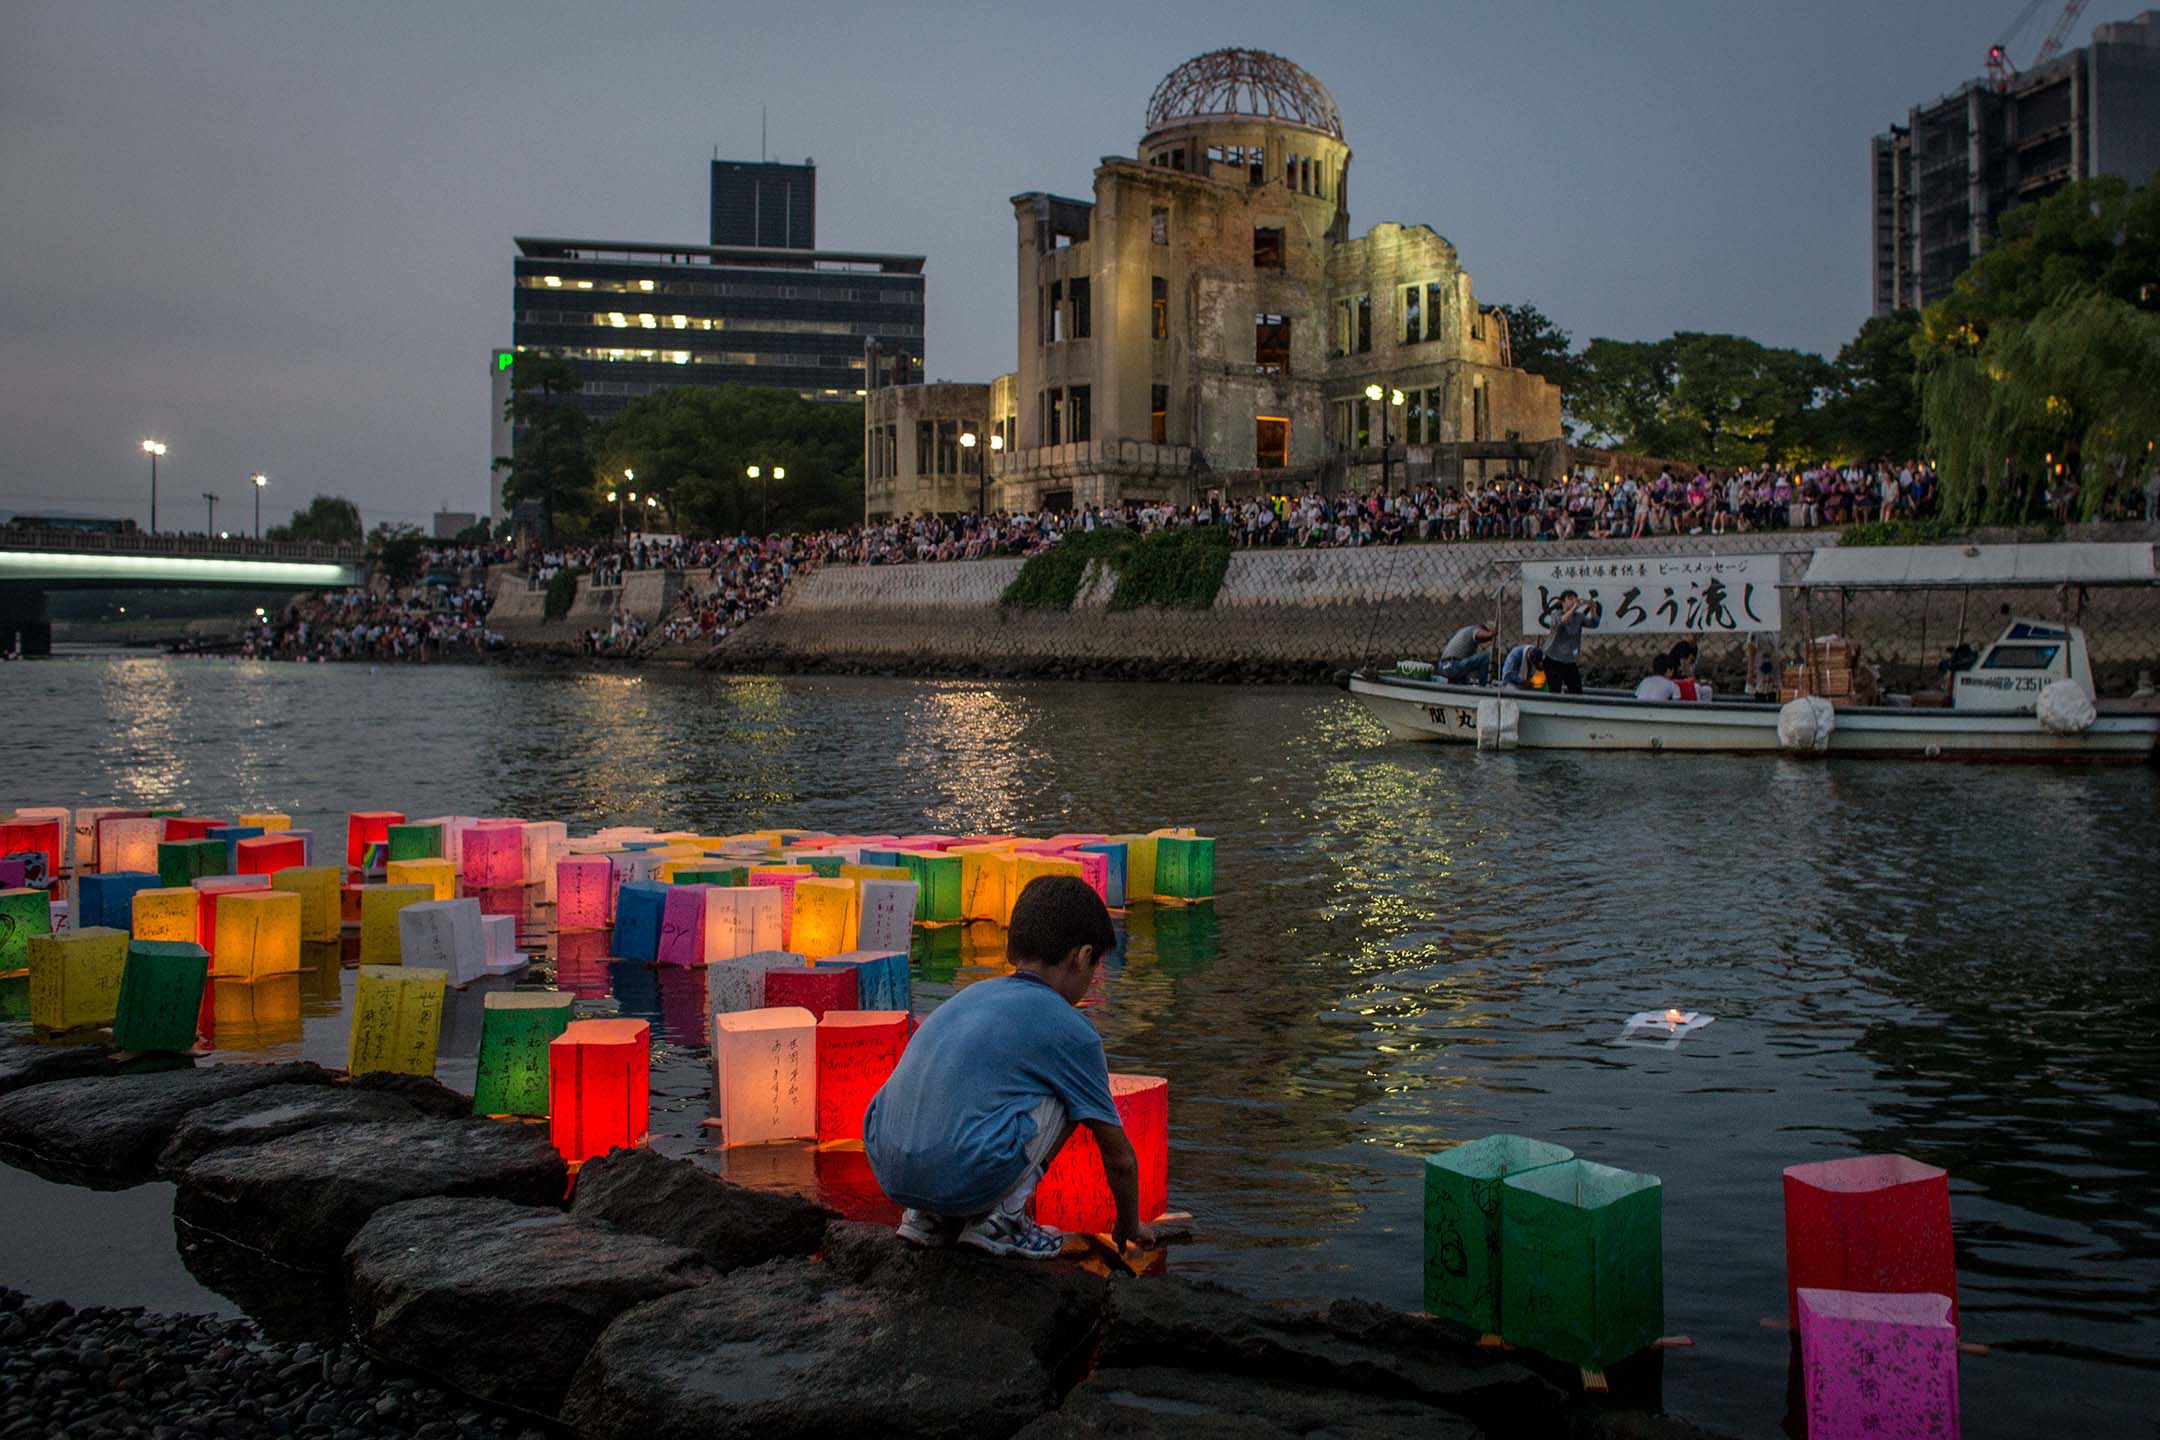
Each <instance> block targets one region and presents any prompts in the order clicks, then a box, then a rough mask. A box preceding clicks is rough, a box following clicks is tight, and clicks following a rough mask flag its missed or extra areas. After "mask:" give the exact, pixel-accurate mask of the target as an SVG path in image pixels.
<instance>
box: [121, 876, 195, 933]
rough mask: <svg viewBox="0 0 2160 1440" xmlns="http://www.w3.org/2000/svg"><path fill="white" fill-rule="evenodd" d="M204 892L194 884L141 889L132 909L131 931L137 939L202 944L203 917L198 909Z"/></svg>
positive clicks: (130, 915) (130, 917)
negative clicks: (200, 937)
mask: <svg viewBox="0 0 2160 1440" xmlns="http://www.w3.org/2000/svg"><path fill="white" fill-rule="evenodd" d="M201 904H202V893H201V892H200V891H198V890H197V889H196V888H195V887H194V886H192V885H180V886H175V887H172V888H168V889H151V890H138V891H136V892H135V897H134V903H133V906H132V908H131V909H130V912H129V917H128V918H129V920H130V922H131V924H130V934H131V936H132V938H134V939H137V940H158V941H172V942H177V943H181V944H187V945H199V944H201V941H200V940H199V939H198V938H197V937H198V936H200V935H201V934H202V921H201V920H200V919H198V918H197V912H198V910H199V909H200V907H201Z"/></svg>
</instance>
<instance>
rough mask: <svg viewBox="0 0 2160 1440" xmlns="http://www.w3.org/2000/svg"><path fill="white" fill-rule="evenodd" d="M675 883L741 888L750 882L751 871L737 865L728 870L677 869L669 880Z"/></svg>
mask: <svg viewBox="0 0 2160 1440" xmlns="http://www.w3.org/2000/svg"><path fill="white" fill-rule="evenodd" d="M669 883H670V884H673V885H726V886H729V887H731V888H734V889H737V890H739V889H741V888H742V887H743V886H745V885H748V884H749V883H750V871H749V869H748V868H747V867H745V866H742V865H737V866H735V867H734V868H732V869H728V870H677V871H676V872H675V877H674V879H673V880H671V881H670V882H669Z"/></svg>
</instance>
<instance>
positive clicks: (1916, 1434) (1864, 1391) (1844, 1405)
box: [1795, 1286, 1958, 1440]
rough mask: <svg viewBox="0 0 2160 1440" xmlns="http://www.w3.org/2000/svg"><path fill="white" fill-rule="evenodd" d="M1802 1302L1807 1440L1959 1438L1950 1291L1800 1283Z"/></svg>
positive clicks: (1956, 1379)
mask: <svg viewBox="0 0 2160 1440" xmlns="http://www.w3.org/2000/svg"><path fill="white" fill-rule="evenodd" d="M1795 1303H1796V1304H1797V1306H1798V1311H1799V1317H1800V1318H1799V1325H1800V1366H1801V1387H1802V1391H1803V1393H1804V1394H1805V1395H1806V1397H1807V1434H1808V1440H1957V1434H1958V1356H1957V1326H1956V1325H1955V1324H1953V1323H1952V1322H1951V1319H1950V1297H1949V1296H1947V1295H1925V1294H1876V1293H1863V1292H1855V1291H1850V1290H1818V1289H1815V1288H1813V1287H1811V1286H1802V1287H1801V1289H1800V1291H1799V1293H1798V1294H1797V1295H1796V1296H1795Z"/></svg>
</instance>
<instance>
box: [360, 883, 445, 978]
mask: <svg viewBox="0 0 2160 1440" xmlns="http://www.w3.org/2000/svg"><path fill="white" fill-rule="evenodd" d="M434 898H435V891H434V888H433V887H432V886H427V885H363V886H361V887H360V963H361V964H363V965H396V964H400V963H401V962H402V960H403V957H404V951H403V950H402V949H401V948H400V946H399V944H398V911H400V910H402V909H404V908H405V907H406V906H407V905H417V904H419V903H420V902H421V901H422V900H432V899H434Z"/></svg>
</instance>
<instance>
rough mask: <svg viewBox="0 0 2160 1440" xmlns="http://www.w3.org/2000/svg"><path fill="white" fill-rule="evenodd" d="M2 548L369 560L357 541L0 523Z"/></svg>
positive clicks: (351, 562)
mask: <svg viewBox="0 0 2160 1440" xmlns="http://www.w3.org/2000/svg"><path fill="white" fill-rule="evenodd" d="M0 549H6V550H67V551H74V552H77V553H82V554H93V555H95V554H104V555H179V556H190V557H197V558H217V559H230V560H310V561H316V562H329V563H332V564H338V565H360V564H364V563H366V560H367V552H366V550H365V548H364V547H362V546H359V545H319V544H316V543H315V542H313V541H307V540H243V539H240V538H237V537H235V538H234V539H230V540H221V539H219V538H218V537H217V536H215V535H170V534H159V535H152V534H150V533H149V532H148V531H145V530H120V531H112V530H61V529H50V528H41V527H32V526H19V527H18V526H12V525H0Z"/></svg>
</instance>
